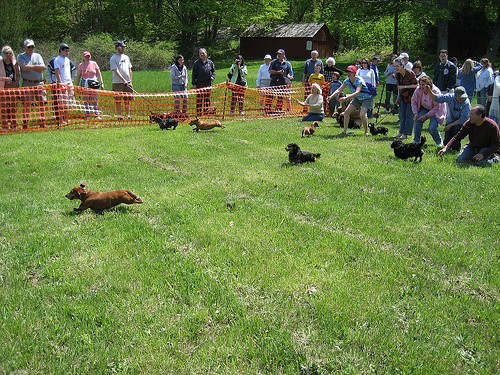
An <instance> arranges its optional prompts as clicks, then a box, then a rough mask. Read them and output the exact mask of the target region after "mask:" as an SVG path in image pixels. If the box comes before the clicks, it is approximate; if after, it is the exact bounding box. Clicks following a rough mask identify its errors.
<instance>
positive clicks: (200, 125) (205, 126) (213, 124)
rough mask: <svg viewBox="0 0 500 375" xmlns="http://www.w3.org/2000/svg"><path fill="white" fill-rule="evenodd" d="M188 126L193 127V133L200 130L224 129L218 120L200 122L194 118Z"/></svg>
mask: <svg viewBox="0 0 500 375" xmlns="http://www.w3.org/2000/svg"><path fill="white" fill-rule="evenodd" d="M189 125H191V126H192V125H194V126H196V128H194V129H193V131H195V132H199V131H200V130H211V129H213V128H222V129H224V125H222V124H221V122H220V121H219V120H200V119H199V118H198V117H196V118H195V119H194V120H191V121H190V122H189Z"/></svg>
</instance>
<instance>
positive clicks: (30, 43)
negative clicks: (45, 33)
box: [23, 39, 35, 48]
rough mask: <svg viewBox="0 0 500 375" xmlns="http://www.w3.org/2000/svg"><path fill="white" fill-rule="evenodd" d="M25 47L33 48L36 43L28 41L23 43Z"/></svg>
mask: <svg viewBox="0 0 500 375" xmlns="http://www.w3.org/2000/svg"><path fill="white" fill-rule="evenodd" d="M23 45H24V48H28V47H31V46H33V47H34V46H35V42H33V40H32V39H26V40H25V41H24V43H23Z"/></svg>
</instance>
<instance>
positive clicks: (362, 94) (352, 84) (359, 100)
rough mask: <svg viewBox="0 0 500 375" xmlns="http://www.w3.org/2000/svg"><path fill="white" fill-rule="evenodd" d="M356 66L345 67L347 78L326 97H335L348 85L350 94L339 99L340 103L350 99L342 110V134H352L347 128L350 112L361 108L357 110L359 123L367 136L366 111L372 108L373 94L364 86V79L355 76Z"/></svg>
mask: <svg viewBox="0 0 500 375" xmlns="http://www.w3.org/2000/svg"><path fill="white" fill-rule="evenodd" d="M357 70H358V69H357V68H356V67H355V66H354V65H349V66H348V67H347V69H346V72H347V78H346V79H345V80H344V82H342V84H341V85H340V87H339V88H338V89H337V90H335V92H334V93H333V94H332V95H330V96H329V97H328V100H331V99H332V97H337V96H338V95H339V94H340V93H341V92H344V88H345V87H346V86H349V88H350V89H351V94H349V95H346V96H345V97H343V98H340V99H339V102H340V103H343V102H345V101H350V103H349V105H348V106H347V109H346V110H345V111H344V113H343V115H344V131H343V134H344V135H352V134H353V133H352V132H348V130H347V129H348V128H349V120H350V118H351V113H352V112H353V111H354V110H355V109H356V108H358V109H359V108H361V109H360V111H359V114H360V118H361V124H362V125H363V129H364V131H365V135H367V136H369V135H370V132H369V131H368V118H367V113H368V111H369V110H371V109H372V108H373V96H372V95H371V94H370V92H369V91H368V87H367V86H366V83H365V80H364V79H363V78H361V77H359V76H356V72H357Z"/></svg>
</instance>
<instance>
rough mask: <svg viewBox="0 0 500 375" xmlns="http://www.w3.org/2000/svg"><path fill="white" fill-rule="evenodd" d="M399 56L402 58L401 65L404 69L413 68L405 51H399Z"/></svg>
mask: <svg viewBox="0 0 500 375" xmlns="http://www.w3.org/2000/svg"><path fill="white" fill-rule="evenodd" d="M399 58H400V59H402V60H403V64H404V65H403V66H404V67H405V69H410V70H412V69H413V64H412V63H411V62H410V55H408V54H407V53H406V52H401V54H400V55H399Z"/></svg>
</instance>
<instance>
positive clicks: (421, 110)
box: [411, 76, 446, 147]
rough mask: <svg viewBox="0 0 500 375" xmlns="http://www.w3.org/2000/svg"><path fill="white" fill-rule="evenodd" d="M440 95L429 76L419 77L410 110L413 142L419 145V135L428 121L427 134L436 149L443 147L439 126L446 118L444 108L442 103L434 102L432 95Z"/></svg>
mask: <svg viewBox="0 0 500 375" xmlns="http://www.w3.org/2000/svg"><path fill="white" fill-rule="evenodd" d="M431 91H432V93H433V94H434V95H440V94H441V91H440V90H439V89H438V88H437V87H436V86H435V85H434V84H433V83H432V79H431V78H430V77H429V76H424V77H421V78H420V80H419V81H418V86H417V89H416V90H415V92H414V94H413V96H412V97H411V108H412V111H413V113H414V115H413V132H414V136H413V142H415V143H420V135H421V134H422V127H423V125H424V122H425V121H427V120H429V133H430V134H431V136H432V138H433V139H434V142H436V145H437V146H438V147H442V146H443V141H442V139H441V134H439V125H441V124H442V123H443V121H444V118H445V116H446V107H445V105H444V104H442V103H437V102H435V101H434V100H433V99H434V95H431Z"/></svg>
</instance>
